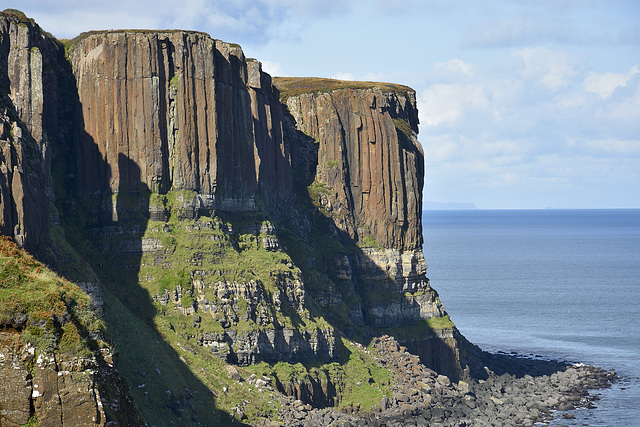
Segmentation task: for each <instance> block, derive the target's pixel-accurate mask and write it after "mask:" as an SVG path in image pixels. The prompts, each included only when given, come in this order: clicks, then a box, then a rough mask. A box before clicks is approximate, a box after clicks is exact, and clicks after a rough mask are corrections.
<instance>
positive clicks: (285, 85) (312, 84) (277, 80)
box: [273, 77, 413, 99]
mask: <svg viewBox="0 0 640 427" xmlns="http://www.w3.org/2000/svg"><path fill="white" fill-rule="evenodd" d="M273 84H274V85H275V86H276V87H277V88H278V90H279V91H280V99H286V98H289V97H290V96H296V95H300V94H303V93H313V92H331V91H334V90H340V89H373V88H376V87H377V88H380V89H382V90H384V91H390V92H397V93H407V92H413V89H411V88H410V87H408V86H404V85H399V84H394V83H379V82H364V81H349V80H336V79H326V78H321V77H274V78H273Z"/></svg>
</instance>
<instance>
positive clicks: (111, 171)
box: [54, 76, 239, 426]
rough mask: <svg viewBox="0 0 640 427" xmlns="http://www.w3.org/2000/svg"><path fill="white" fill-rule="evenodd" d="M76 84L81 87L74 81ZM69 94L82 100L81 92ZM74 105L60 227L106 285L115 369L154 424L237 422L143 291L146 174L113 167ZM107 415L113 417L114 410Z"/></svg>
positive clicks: (121, 160) (74, 102) (62, 173)
mask: <svg viewBox="0 0 640 427" xmlns="http://www.w3.org/2000/svg"><path fill="white" fill-rule="evenodd" d="M69 81H70V83H69V84H73V85H75V80H74V78H73V76H70V77H69ZM67 92H68V93H73V94H77V89H75V90H71V89H67ZM68 103H69V104H70V105H71V107H69V108H68V110H67V111H66V114H67V115H68V117H67V118H66V123H67V126H68V127H67V128H66V129H64V132H66V133H67V135H66V137H67V138H66V139H67V141H71V140H72V141H74V144H73V145H72V146H70V144H69V145H66V146H60V147H56V148H57V156H58V159H64V161H59V162H57V163H58V165H57V166H56V168H55V170H54V173H55V175H56V178H57V179H56V195H57V201H56V204H57V206H58V209H59V212H60V218H61V223H60V225H61V227H62V229H63V230H64V233H65V234H66V236H67V237H66V238H67V241H68V242H69V243H70V244H71V245H72V246H73V247H74V249H75V251H76V252H77V253H78V254H79V255H80V257H81V258H82V259H83V260H84V261H85V262H87V263H88V264H89V265H90V267H91V269H92V270H93V272H95V275H97V278H98V279H99V282H100V287H101V288H102V291H103V300H104V309H103V310H104V320H105V324H106V334H107V337H106V338H107V339H108V340H109V341H111V342H112V343H113V347H114V353H115V357H114V360H115V361H116V368H117V369H118V371H119V374H120V376H121V377H122V378H123V379H124V380H125V382H126V383H127V385H128V386H129V393H130V395H131V397H132V398H133V403H134V406H135V407H136V409H137V411H138V412H139V413H140V415H142V417H143V418H144V419H145V421H146V422H147V423H148V425H157V426H160V425H169V424H175V425H189V424H202V425H221V424H222V425H224V424H228V423H230V422H232V420H233V417H232V416H230V415H229V414H227V413H226V412H224V411H222V410H220V409H217V403H216V396H215V393H214V392H213V391H212V390H211V389H210V388H209V387H208V386H207V385H205V384H204V383H203V382H202V381H201V380H200V379H199V378H198V377H197V376H196V375H194V373H193V372H192V371H191V369H190V368H189V366H188V365H187V364H186V362H185V359H184V357H181V355H180V354H178V352H177V351H176V350H175V349H174V348H173V347H172V346H171V345H169V344H168V343H167V341H166V340H165V338H164V337H163V335H162V334H161V333H160V331H159V329H158V328H157V326H156V324H155V317H156V315H157V313H156V308H155V306H154V304H153V302H152V300H151V298H150V296H149V294H148V292H147V291H146V290H145V289H144V288H143V287H141V286H140V285H139V280H140V278H139V274H140V268H141V263H142V254H143V236H144V233H145V230H146V229H147V225H148V221H149V198H150V194H151V192H150V190H149V188H148V187H147V185H146V184H145V183H143V182H142V181H141V174H140V168H139V167H138V166H137V165H136V163H135V162H133V161H132V160H131V159H129V158H128V157H127V156H126V155H124V154H122V153H120V154H119V155H118V157H117V159H118V160H117V164H115V165H113V167H112V166H111V165H110V164H109V163H108V162H107V161H106V160H105V158H104V156H103V155H102V154H101V152H100V150H99V149H98V145H97V143H96V142H95V141H94V140H93V138H92V137H91V136H90V135H89V134H87V133H86V132H85V131H84V121H83V118H82V113H81V106H80V101H79V100H78V98H77V97H75V98H73V99H69V100H68ZM69 117H73V119H72V120H69ZM114 177H116V181H117V188H116V189H115V190H114V189H113V187H112V185H113V184H112V182H113V181H114V179H113V178H114ZM88 189H92V191H91V192H89V191H88ZM84 280H87V279H86V278H85V279H84ZM106 410H107V416H108V417H109V408H106ZM117 421H118V422H119V423H121V425H135V424H136V423H137V420H132V419H118V420H117ZM236 423H237V420H236ZM238 424H239V423H238Z"/></svg>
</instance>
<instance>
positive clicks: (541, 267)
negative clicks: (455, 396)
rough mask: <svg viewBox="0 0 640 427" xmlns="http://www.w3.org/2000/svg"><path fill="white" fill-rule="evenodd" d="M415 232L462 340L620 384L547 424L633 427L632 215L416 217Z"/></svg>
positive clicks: (638, 373)
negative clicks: (609, 375)
mask: <svg viewBox="0 0 640 427" xmlns="http://www.w3.org/2000/svg"><path fill="white" fill-rule="evenodd" d="M423 227H424V240H425V243H424V253H425V258H426V260H427V264H428V265H429V268H428V270H427V276H428V277H429V279H430V280H431V285H432V286H433V287H434V288H435V289H436V290H437V291H438V293H439V294H440V299H441V300H442V302H443V304H444V307H445V309H446V310H447V312H448V313H449V314H450V315H451V319H452V320H453V322H454V323H455V324H456V326H457V327H458V329H459V330H460V331H461V332H462V334H463V335H465V336H466V337H467V339H469V340H470V341H471V342H473V343H475V344H477V345H479V346H480V347H481V348H483V349H484V350H487V351H491V352H498V351H504V352H516V353H518V354H522V355H530V356H532V357H544V358H552V359H559V360H564V361H570V362H576V363H585V364H591V365H596V366H600V367H602V368H604V369H607V370H615V371H616V372H617V373H618V374H619V375H620V377H621V378H622V381H620V382H618V383H617V384H616V385H614V386H613V387H612V388H611V389H607V390H601V391H598V392H597V393H599V394H600V400H599V401H598V402H596V406H597V407H596V408H595V409H580V410H577V411H575V412H574V414H575V416H576V419H575V420H570V419H564V418H561V419H557V420H556V421H554V422H553V423H552V424H551V425H579V426H583V425H586V426H625V427H626V426H640V380H638V377H640V210H638V209H620V210H618V209H615V210H470V211H425V212H424V214H423ZM558 418H559V417H558Z"/></svg>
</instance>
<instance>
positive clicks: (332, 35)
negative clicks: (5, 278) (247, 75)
mask: <svg viewBox="0 0 640 427" xmlns="http://www.w3.org/2000/svg"><path fill="white" fill-rule="evenodd" d="M11 7H16V8H19V9H21V10H23V11H24V12H25V13H26V14H27V15H28V16H29V17H32V18H35V19H36V21H37V22H38V23H39V24H40V25H41V26H42V27H43V28H44V29H45V30H47V31H49V32H51V33H52V34H53V35H55V36H57V37H59V38H70V37H74V36H76V35H77V34H79V33H80V32H82V31H88V30H92V29H109V28H150V29H162V28H180V29H190V30H199V31H204V32H207V33H209V34H211V36H212V37H214V38H218V39H222V40H225V41H229V42H234V43H239V44H240V45H242V47H243V50H244V52H245V54H246V55H247V56H249V57H254V58H257V59H259V60H261V61H262V62H263V64H264V65H263V66H264V68H265V70H266V71H268V72H270V73H271V74H272V75H284V76H321V77H334V78H342V79H356V80H373V81H388V82H395V83H402V84H406V85H409V86H411V87H413V88H414V89H415V90H416V94H417V98H418V109H419V111H420V122H421V124H420V134H419V139H420V141H421V143H422V145H423V147H424V150H425V158H426V171H427V175H426V180H425V192H424V198H425V200H429V201H434V202H467V203H474V204H475V205H476V206H477V207H478V208H485V209H511V208H547V207H555V208H640V1H638V0H601V1H596V0H554V1H552V0H484V1H482V2H477V1H472V0H467V1H462V0H421V1H419V0H394V1H393V2H389V1H388V0H385V1H382V0H368V1H365V0H342V1H340V2H337V1H328V0H327V1H321V0H306V1H305V0H238V1H233V0H226V1H225V0H184V1H175V0H174V1H172V2H164V1H150V0H137V1H135V2H131V1H130V0H112V1H109V2H100V3H98V2H96V3H95V4H94V3H93V2H87V1H79V0H59V1H56V2H49V1H45V0H38V1H36V0H21V1H20V2H19V4H18V5H15V6H11Z"/></svg>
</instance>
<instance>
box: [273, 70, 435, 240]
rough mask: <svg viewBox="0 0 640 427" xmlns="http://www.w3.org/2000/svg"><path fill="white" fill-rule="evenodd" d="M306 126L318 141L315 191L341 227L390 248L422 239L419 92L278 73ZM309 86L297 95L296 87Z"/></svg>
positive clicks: (287, 99)
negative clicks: (345, 84) (343, 85)
mask: <svg viewBox="0 0 640 427" xmlns="http://www.w3.org/2000/svg"><path fill="white" fill-rule="evenodd" d="M274 83H275V84H276V86H278V87H279V88H280V89H281V90H282V92H283V95H284V97H285V102H286V105H287V108H288V110H289V112H290V113H291V115H292V116H293V118H294V120H295V123H296V127H297V128H298V130H300V131H301V132H303V133H304V134H306V135H308V136H309V137H311V138H313V140H315V142H316V144H317V150H318V151H317V166H316V170H315V180H314V182H313V184H312V185H313V189H314V190H315V192H314V194H312V196H313V197H315V198H316V201H317V202H318V203H319V204H320V205H321V206H322V208H323V209H325V210H326V212H328V213H329V215H331V217H332V218H333V219H334V221H335V223H336V226H337V227H338V228H339V229H340V230H342V231H344V232H345V233H347V234H348V235H349V236H351V237H352V238H354V239H356V240H360V241H362V240H365V238H366V237H367V236H371V237H373V239H374V240H375V241H376V242H377V243H378V244H379V245H380V246H382V247H384V248H393V249H398V250H415V249H420V248H421V246H422V222H421V221H422V219H421V213H422V187H423V183H424V155H423V153H422V148H421V146H420V143H419V142H418V140H417V138H416V134H417V132H418V110H417V109H416V101H415V92H414V91H413V90H411V89H409V88H407V87H405V86H399V85H384V84H379V85H378V84H375V83H371V84H369V85H364V86H363V85H361V84H358V83H354V87H346V88H342V87H338V88H336V89H333V88H332V87H331V86H332V84H335V83H333V82H332V81H327V80H318V79H290V78H277V79H275V80H274ZM293 85H296V87H297V88H299V87H300V86H303V85H307V86H308V87H307V88H306V89H305V90H304V91H303V90H300V89H298V91H297V92H294V93H293V94H291V95H289V92H290V88H291V86H293Z"/></svg>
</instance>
